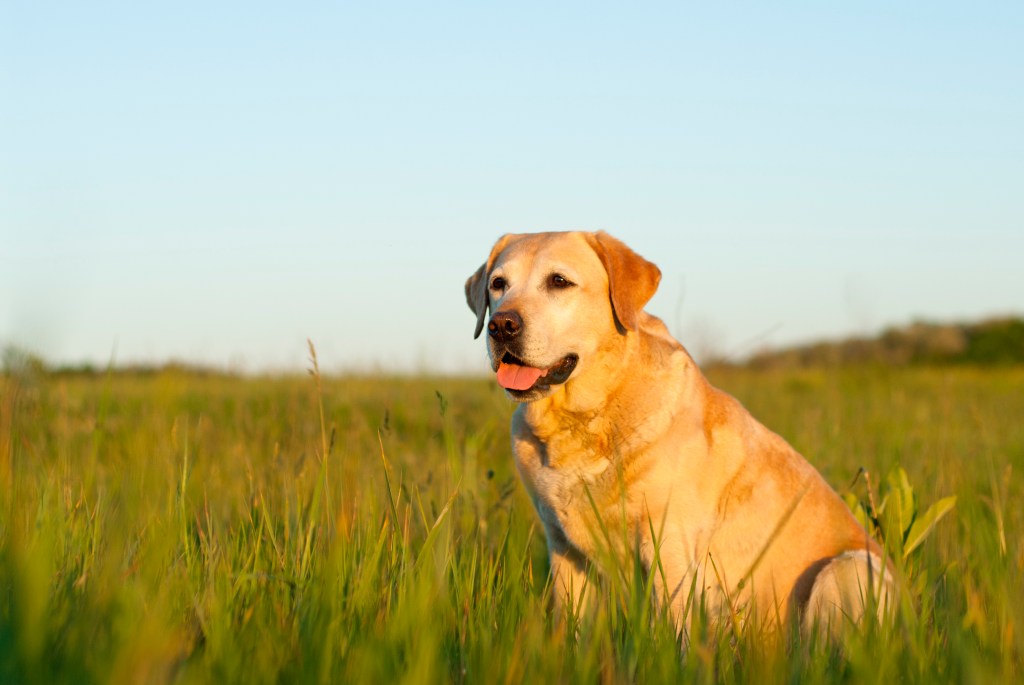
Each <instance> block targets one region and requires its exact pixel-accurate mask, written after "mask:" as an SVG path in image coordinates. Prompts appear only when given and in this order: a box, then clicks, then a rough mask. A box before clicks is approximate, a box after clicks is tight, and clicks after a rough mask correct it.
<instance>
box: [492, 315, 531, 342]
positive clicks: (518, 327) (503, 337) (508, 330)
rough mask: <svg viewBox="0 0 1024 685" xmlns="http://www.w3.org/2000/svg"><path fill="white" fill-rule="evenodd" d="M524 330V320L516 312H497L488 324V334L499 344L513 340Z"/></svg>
mask: <svg viewBox="0 0 1024 685" xmlns="http://www.w3.org/2000/svg"><path fill="white" fill-rule="evenodd" d="M522 330H523V318H522V317H521V316H519V314H517V313H516V312H496V313H495V314H494V316H492V317H491V321H490V323H488V324H487V334H488V335H490V336H491V337H492V338H494V339H495V340H497V341H499V342H508V341H509V340H512V339H513V338H515V337H516V336H517V335H519V332H520V331H522Z"/></svg>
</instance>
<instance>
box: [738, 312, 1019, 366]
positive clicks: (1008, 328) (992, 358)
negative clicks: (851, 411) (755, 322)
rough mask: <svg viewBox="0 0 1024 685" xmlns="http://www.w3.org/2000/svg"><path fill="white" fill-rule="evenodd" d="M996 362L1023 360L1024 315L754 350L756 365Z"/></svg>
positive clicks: (917, 325)
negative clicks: (1021, 316) (868, 336)
mask: <svg viewBox="0 0 1024 685" xmlns="http://www.w3.org/2000/svg"><path fill="white" fill-rule="evenodd" d="M858 364H860V365H872V364H874V365H881V366H911V365H919V366H921V365H946V364H974V365H983V366H998V365H1010V364H1024V319H1021V318H1013V317H1008V318H1000V319H989V320H986V321H982V322H978V323H969V324H939V323H928V322H915V323H913V324H911V325H909V326H902V327H895V328H888V329H886V330H885V331H883V332H882V333H881V334H880V335H878V336H877V337H874V338H848V339H846V340H840V341H835V342H818V343H813V344H810V345H803V346H798V347H791V348H787V349H784V350H771V351H764V352H761V353H758V354H755V355H754V356H753V357H751V358H750V359H749V360H748V361H747V364H746V365H748V366H752V367H754V368H805V367H816V366H837V365H838V366H848V365H858Z"/></svg>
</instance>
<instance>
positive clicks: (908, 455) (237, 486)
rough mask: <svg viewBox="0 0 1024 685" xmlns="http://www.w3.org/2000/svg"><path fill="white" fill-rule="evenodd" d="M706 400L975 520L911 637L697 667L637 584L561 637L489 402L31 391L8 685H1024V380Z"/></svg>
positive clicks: (736, 377) (14, 503) (739, 391)
mask: <svg viewBox="0 0 1024 685" xmlns="http://www.w3.org/2000/svg"><path fill="white" fill-rule="evenodd" d="M710 376H711V380H712V381H713V382H714V383H716V384H717V385H719V386H720V387H722V388H724V389H725V390H727V391H729V392H731V393H732V394H734V395H736V396H737V397H738V398H739V399H740V400H741V401H742V402H743V403H744V404H745V405H746V406H747V407H748V408H749V409H750V410H751V411H752V412H753V413H754V415H755V416H757V417H758V418H759V419H760V420H762V421H763V422H764V423H765V424H766V425H768V426H769V427H771V428H772V429H773V430H775V431H777V432H779V433H780V434H782V435H783V436H784V437H786V438H787V439H788V440H790V442H792V443H793V445H794V446H795V447H796V448H797V449H799V450H800V451H801V452H802V453H803V454H805V455H806V456H807V457H808V458H809V459H810V461H811V462H812V463H814V464H815V465H816V466H817V467H818V468H819V469H820V470H821V471H822V473H823V474H824V475H825V477H826V479H827V480H828V481H829V482H830V483H831V484H832V485H833V486H834V487H836V489H837V490H839V491H840V492H841V493H843V492H845V491H846V490H847V489H848V486H849V485H850V483H851V482H852V481H853V480H854V476H855V475H856V473H857V471H858V469H859V468H860V467H863V468H865V469H866V470H867V471H868V472H869V473H870V474H871V476H872V479H873V480H872V485H873V487H875V488H877V487H878V484H879V482H880V480H881V478H882V477H884V475H885V474H886V473H887V472H888V471H889V470H890V468H891V467H893V466H895V465H897V464H899V465H902V466H903V467H904V468H905V470H906V472H907V474H908V477H909V481H910V483H912V484H913V487H914V489H915V491H916V493H917V495H918V496H919V497H920V499H921V501H922V502H925V503H929V502H933V501H935V500H937V499H939V498H940V497H944V496H947V495H956V496H957V498H958V502H957V506H956V509H955V510H954V511H953V513H951V514H950V515H949V516H948V517H947V518H945V519H944V520H942V521H941V522H940V523H939V525H938V526H937V527H936V529H935V532H934V534H933V535H932V536H931V537H929V538H928V539H927V540H926V541H925V542H924V544H923V545H922V546H921V547H920V548H919V549H918V550H917V551H916V552H915V556H914V558H913V560H912V563H908V564H906V565H901V566H900V571H901V572H902V573H904V574H905V575H907V576H908V578H909V581H910V583H911V586H912V587H911V591H910V596H909V597H908V601H907V602H905V606H904V607H903V611H901V612H900V614H899V615H898V617H897V618H896V621H895V625H892V626H886V627H885V628H883V629H870V630H867V631H865V633H864V634H863V635H858V636H854V637H852V638H851V639H850V640H849V641H848V642H847V643H846V644H845V645H844V646H843V648H842V649H841V650H829V649H826V648H825V647H824V646H821V645H807V644H803V643H801V642H800V641H799V640H797V639H794V638H792V637H790V636H783V637H782V639H780V640H777V641H775V642H770V643H765V642H763V641H762V640H760V639H759V638H758V636H757V635H755V634H753V633H752V632H746V633H744V632H740V633H738V634H736V633H734V632H732V631H728V630H714V629H712V628H710V627H709V626H707V625H704V624H702V623H701V622H700V621H697V622H696V624H695V625H694V627H693V631H692V634H691V636H690V645H689V649H688V651H687V653H686V655H685V657H684V656H681V653H680V650H679V647H678V645H677V641H676V637H675V635H674V633H673V631H672V628H671V626H670V624H669V622H668V620H667V619H666V618H665V617H664V616H659V615H656V614H655V612H654V610H653V609H652V608H651V606H650V602H648V601H647V600H646V597H644V596H643V594H642V592H641V591H639V590H637V589H636V588H637V587H639V586H640V584H641V582H642V579H641V578H637V579H635V580H636V582H635V583H632V584H630V583H626V584H625V586H624V587H616V586H614V584H613V583H605V586H606V589H605V595H606V597H607V600H606V601H604V602H602V603H601V605H600V606H599V607H598V609H597V611H595V612H594V615H593V616H589V617H587V619H586V620H585V621H583V622H582V624H581V625H579V626H578V630H574V629H573V628H574V627H575V626H571V627H570V628H566V626H565V624H564V623H562V622H560V621H556V620H553V619H552V617H551V616H550V614H549V612H548V608H547V607H548V599H549V597H548V595H549V588H548V587H547V586H546V583H547V560H546V553H545V546H544V540H543V533H542V532H541V531H540V529H539V526H536V525H535V516H534V513H533V510H532V507H531V506H530V504H529V502H528V501H527V498H526V496H525V494H524V493H523V491H522V488H521V486H520V485H519V483H518V480H517V476H516V473H515V467H514V464H513V462H512V458H511V454H510V448H509V439H508V419H509V416H510V414H511V411H512V409H513V407H512V405H511V404H510V403H509V402H507V401H506V400H505V399H504V397H503V395H502V394H501V392H500V391H499V388H497V387H496V385H495V384H494V383H493V382H491V381H488V380H476V379H466V380H461V379H452V378H427V377H425V378H387V377H349V378H324V379H322V382H321V389H320V391H319V392H318V389H317V387H318V384H317V382H316V381H315V379H310V378H277V379H271V378H251V379H249V378H234V377H221V376H213V375H195V374H189V373H187V372H182V371H167V372H164V373H158V374H155V375H122V374H112V375H109V376H102V375H100V376H92V375H80V376H75V375H68V376H60V375H47V374H46V373H27V372H26V373H20V374H14V375H12V376H8V377H0V681H2V682H11V683H13V682H28V683H32V682H40V683H43V682H47V683H48V682H76V683H79V682H114V683H121V682H124V683H139V682H158V683H159V682H183V683H190V682H201V683H205V682H218V683H219V682H246V683H259V682H278V681H304V682H386V681H402V682H444V681H456V682H458V681H470V682H521V681H523V680H524V679H538V678H539V679H541V681H542V682H545V681H546V682H550V681H566V680H578V681H584V682H594V681H605V682H622V681H626V682H628V681H641V682H645V681H655V682H656V681H663V680H664V681H667V680H670V679H685V680H687V681H691V682H693V681H696V682H780V681H784V680H785V681H797V680H799V681H812V682H814V681H822V682H850V681H873V682H895V681H901V682H928V683H931V682H1020V680H1021V679H1022V676H1024V674H1022V672H1021V669H1022V656H1024V583H1022V582H1021V580H1020V579H1021V578H1022V577H1024V575H1022V574H1024V544H1022V542H1024V535H1022V507H1021V505H1020V503H1021V501H1024V500H1022V494H1024V493H1022V486H1021V480H1020V473H1021V471H1022V469H1024V369H1021V368H1003V369H999V370H981V369H974V368H968V367H959V368H948V369H928V368H912V369H900V370H896V369H871V370H868V369H858V368H847V369H843V370H837V371H829V372H826V371H820V370H818V371H815V370H804V371H760V372H758V371H752V370H744V369H718V370H714V371H713V372H712V373H711V374H710ZM321 401H322V406H323V410H324V421H323V423H321V420H320V402H321ZM864 487H865V485H864V481H863V479H861V480H860V481H859V482H858V483H857V484H856V485H854V486H853V490H854V493H855V494H856V495H857V496H858V497H859V498H863V497H864V496H865V491H864ZM627 575H628V573H627ZM627 580H628V579H627Z"/></svg>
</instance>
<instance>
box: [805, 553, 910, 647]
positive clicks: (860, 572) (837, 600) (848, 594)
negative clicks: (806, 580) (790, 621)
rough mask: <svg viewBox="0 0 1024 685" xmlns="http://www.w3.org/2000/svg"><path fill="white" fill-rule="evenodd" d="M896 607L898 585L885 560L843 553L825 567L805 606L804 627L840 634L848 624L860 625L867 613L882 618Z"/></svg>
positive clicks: (865, 555)
mask: <svg viewBox="0 0 1024 685" xmlns="http://www.w3.org/2000/svg"><path fill="white" fill-rule="evenodd" d="M894 607H895V584H894V582H893V578H892V575H891V574H890V573H889V571H888V569H886V567H885V564H884V563H882V560H881V559H880V558H879V557H878V556H877V555H875V554H874V553H872V552H868V551H866V550H856V551H850V552H843V553H842V554H840V555H838V556H836V557H834V558H833V559H832V560H831V561H829V562H828V563H827V564H825V566H824V567H822V569H821V571H819V572H818V574H817V576H816V577H815V579H814V585H813V586H812V587H811V592H810V596H809V597H808V599H807V604H806V606H805V607H804V613H803V617H802V621H801V628H802V631H803V633H804V635H805V636H810V635H812V634H813V633H815V632H818V633H820V634H823V635H827V636H828V637H830V638H836V637H838V636H839V635H840V634H841V632H842V631H843V629H844V628H845V627H846V626H847V625H859V624H860V623H861V621H862V620H863V619H864V615H865V614H867V613H869V612H871V613H874V614H876V616H877V618H878V620H879V621H881V620H883V619H884V617H885V616H886V614H887V613H888V612H891V611H892V609H893V608H894Z"/></svg>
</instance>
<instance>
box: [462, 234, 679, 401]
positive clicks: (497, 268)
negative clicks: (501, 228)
mask: <svg viewBox="0 0 1024 685" xmlns="http://www.w3.org/2000/svg"><path fill="white" fill-rule="evenodd" d="M660 279H661V272H660V271H659V270H658V267H656V266H655V265H654V264H651V263H650V262H648V261H647V260H645V259H644V258H642V257H640V256H639V255H638V254H636V253H635V252H633V251H632V250H630V249H629V248H628V247H626V246H625V245H624V244H623V243H622V242H620V241H619V240H616V239H615V238H613V237H612V236H610V235H608V234H607V233H604V232H603V231H602V232H599V233H580V232H572V233H532V234H521V235H514V234H509V235H504V236H502V237H501V238H499V239H498V242H497V243H495V245H494V248H493V249H492V250H491V254H490V256H489V257H488V258H487V261H486V262H484V263H483V264H482V265H481V266H480V268H479V269H477V270H476V272H475V273H474V274H473V275H472V276H470V277H469V279H468V280H467V281H466V301H467V302H468V303H469V308H470V309H472V310H473V313H474V314H476V317H477V323H476V333H475V337H479V336H480V333H481V332H482V331H483V329H484V325H485V323H486V327H487V352H488V354H489V356H490V359H491V367H492V368H493V369H494V371H495V372H496V373H497V377H498V382H499V383H500V384H501V386H502V387H504V388H505V390H506V392H507V393H508V395H509V396H510V397H512V398H513V399H515V400H518V401H521V402H528V401H531V400H536V399H540V398H542V397H546V396H547V395H549V394H551V393H552V392H553V391H554V389H555V388H556V387H558V386H560V385H561V384H563V383H566V382H567V381H569V380H570V378H571V377H578V376H580V375H582V374H584V373H586V371H587V369H588V368H590V367H592V366H593V365H595V364H596V363H597V358H598V357H599V356H601V355H602V354H603V353H605V352H607V351H608V349H609V348H610V347H613V346H614V343H615V342H616V341H617V338H620V337H621V336H624V335H629V333H630V332H631V331H635V330H636V327H637V318H638V316H639V315H640V312H641V311H642V310H643V307H644V305H645V304H647V301H648V300H649V299H650V298H651V296H652V295H653V294H654V291H655V290H656V289H657V287H658V281H659V280H660ZM488 311H490V312H491V316H490V319H488V318H487V314H488Z"/></svg>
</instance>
